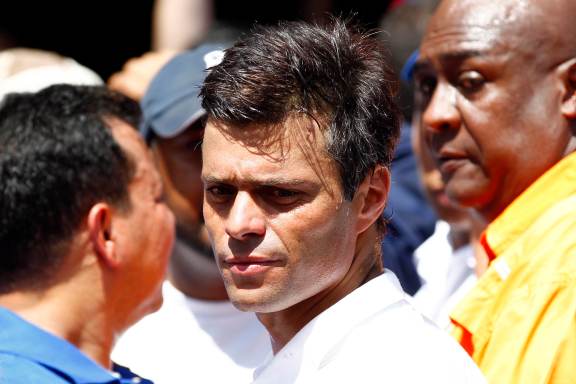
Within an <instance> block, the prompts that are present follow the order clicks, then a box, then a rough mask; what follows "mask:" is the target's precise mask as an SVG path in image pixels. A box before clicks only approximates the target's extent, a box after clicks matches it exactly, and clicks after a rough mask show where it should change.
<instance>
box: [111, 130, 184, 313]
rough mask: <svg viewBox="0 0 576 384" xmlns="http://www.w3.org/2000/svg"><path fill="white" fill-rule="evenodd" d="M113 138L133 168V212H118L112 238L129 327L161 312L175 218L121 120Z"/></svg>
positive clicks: (147, 159)
mask: <svg viewBox="0 0 576 384" xmlns="http://www.w3.org/2000/svg"><path fill="white" fill-rule="evenodd" d="M111 125H112V128H113V129H112V133H113V135H114V137H115V139H116V140H117V142H118V143H119V144H120V146H121V147H122V148H123V150H124V151H125V152H126V153H128V154H129V156H130V157H131V159H132V161H133V162H134V164H135V172H134V177H133V179H132V181H131V183H130V185H129V186H128V192H129V196H130V202H131V209H129V210H127V211H126V212H122V211H119V212H117V213H116V219H115V221H114V223H115V224H114V228H112V234H116V235H115V238H114V240H115V243H116V249H115V251H116V252H118V253H119V255H120V258H121V260H122V265H121V267H122V269H121V271H120V272H121V273H122V276H121V278H122V281H123V284H124V286H125V287H126V292H128V293H127V294H126V295H125V297H126V304H125V305H126V306H127V307H129V308H133V311H132V313H131V316H130V318H131V320H130V322H134V321H137V320H138V319H139V318H141V317H142V316H144V315H146V314H147V313H149V312H152V311H154V310H156V309H158V308H159V307H160V304H161V303H162V292H161V287H162V282H163V281H164V276H165V274H166V268H167V264H168V259H169V257H170V253H171V250H172V245H173V242H174V215H173V214H172V212H171V211H170V210H169V209H168V207H167V205H166V204H165V203H164V199H163V191H162V182H161V180H160V176H159V175H158V172H157V171H156V169H155V168H154V165H153V163H152V158H151V156H150V153H149V151H148V149H147V148H146V146H145V144H144V142H143V141H142V139H140V137H139V136H138V133H137V131H136V130H135V129H134V128H132V127H130V126H129V125H127V124H126V123H124V122H121V121H119V120H113V121H112V122H111Z"/></svg>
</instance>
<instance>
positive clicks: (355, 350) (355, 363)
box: [320, 303, 485, 383]
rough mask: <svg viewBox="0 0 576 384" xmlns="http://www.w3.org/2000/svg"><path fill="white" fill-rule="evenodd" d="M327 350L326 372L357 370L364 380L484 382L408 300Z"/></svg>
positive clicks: (463, 355) (458, 349)
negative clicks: (329, 357)
mask: <svg viewBox="0 0 576 384" xmlns="http://www.w3.org/2000/svg"><path fill="white" fill-rule="evenodd" d="M330 355H331V356H332V358H331V360H332V361H325V362H324V364H325V367H326V368H327V369H326V370H325V374H327V375H332V374H335V375H342V374H343V375H346V372H355V377H357V378H361V380H360V381H362V382H378V381H379V380H377V379H381V381H382V380H386V381H390V382H429V381H434V382H444V383H484V382H485V381H484V379H483V377H482V374H481V373H480V371H479V369H478V368H477V367H476V365H475V364H474V363H473V362H472V360H471V359H470V357H469V356H468V355H467V354H466V353H465V352H464V350H463V349H462V348H461V347H460V346H459V345H458V344H457V343H456V342H455V341H454V340H453V339H452V338H451V337H450V336H449V335H448V334H446V333H445V332H444V331H442V330H440V329H438V328H437V327H436V326H435V325H433V324H432V323H431V322H430V321H428V320H427V319H425V318H424V317H423V316H422V315H420V314H419V313H418V312H417V311H416V310H415V309H413V308H412V306H410V305H409V304H407V303H402V304H401V305H398V306H397V307H396V308H394V309H392V310H388V311H385V312H381V313H379V314H377V315H376V316H373V317H372V318H370V319H368V320H367V321H365V322H363V323H362V324H359V325H358V326H357V327H356V328H355V329H354V330H353V331H352V332H350V334H349V335H348V336H347V337H346V339H345V340H344V341H343V342H342V343H341V344H340V345H339V346H338V351H337V352H334V351H332V353H331V354H328V356H330ZM334 363H335V364H334ZM320 373H321V374H322V370H321V371H320Z"/></svg>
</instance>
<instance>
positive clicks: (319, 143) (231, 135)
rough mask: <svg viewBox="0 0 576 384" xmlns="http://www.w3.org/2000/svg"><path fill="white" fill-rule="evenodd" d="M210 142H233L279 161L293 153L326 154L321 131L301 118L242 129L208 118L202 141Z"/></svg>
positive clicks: (312, 121)
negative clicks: (276, 158)
mask: <svg viewBox="0 0 576 384" xmlns="http://www.w3.org/2000/svg"><path fill="white" fill-rule="evenodd" d="M207 136H208V137H207ZM218 136H220V137H219V138H218ZM212 139H215V140H230V141H235V142H238V143H241V144H242V145H243V146H245V147H246V148H251V149H252V150H254V151H256V152H259V153H262V154H270V155H271V156H272V155H273V156H275V157H279V158H281V157H283V156H286V155H288V154H289V153H293V151H294V150H299V151H301V152H308V153H309V154H310V155H314V156H317V155H323V154H325V153H326V138H325V132H324V130H323V129H321V128H320V125H319V123H318V122H317V121H316V120H314V119H312V118H310V117H308V116H304V115H291V116H289V117H288V118H287V119H285V120H284V121H282V122H280V123H276V124H256V123H254V124H248V125H242V126H237V125H233V124H227V123H224V122H220V121H216V120H213V119H209V120H208V122H207V124H206V131H205V136H204V141H205V142H206V140H212Z"/></svg>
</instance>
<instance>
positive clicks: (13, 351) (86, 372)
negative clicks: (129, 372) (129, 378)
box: [0, 307, 145, 384]
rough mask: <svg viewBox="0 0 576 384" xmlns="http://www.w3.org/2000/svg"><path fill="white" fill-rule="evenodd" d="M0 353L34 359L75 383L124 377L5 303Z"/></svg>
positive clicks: (0, 313) (98, 383)
mask: <svg viewBox="0 0 576 384" xmlns="http://www.w3.org/2000/svg"><path fill="white" fill-rule="evenodd" d="M0 353H5V354H10V355H13V356H17V357H19V358H23V359H27V360H30V361H33V362H35V363H37V364H39V365H42V366H44V367H47V368H49V369H50V370H53V371H56V372H58V373H59V374H61V375H62V376H63V377H66V378H69V379H71V380H73V382H74V383H76V384H88V383H90V384H113V383H122V382H123V381H124V380H120V379H119V378H117V377H114V375H113V374H112V373H111V372H108V371H107V370H106V369H104V368H103V367H101V366H100V365H98V364H97V363H96V362H95V361H93V360H91V359H90V358H88V356H86V355H84V354H83V353H82V352H81V351H80V350H79V349H78V348H77V347H75V346H74V345H72V344H71V343H69V342H67V341H66V340H64V339H61V338H59V337H56V336H54V335H52V334H50V333H48V332H45V331H43V330H42V329H40V328H38V327H37V326H35V325H33V324H31V323H29V322H27V321H26V320H24V319H22V318H21V317H19V316H18V315H16V314H15V313H13V312H11V311H9V310H7V309H5V308H2V307H0ZM142 382H145V381H144V380H143V381H142Z"/></svg>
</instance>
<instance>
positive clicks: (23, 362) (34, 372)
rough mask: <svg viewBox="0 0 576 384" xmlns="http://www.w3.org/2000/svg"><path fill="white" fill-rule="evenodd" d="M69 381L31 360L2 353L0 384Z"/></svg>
mask: <svg viewBox="0 0 576 384" xmlns="http://www.w3.org/2000/svg"><path fill="white" fill-rule="evenodd" d="M70 382H71V381H69V380H67V379H66V378H63V377H61V376H59V375H58V374H56V373H54V372H53V371H51V370H49V369H47V368H46V367H44V366H42V365H40V364H37V363H35V362H33V361H31V360H28V359H24V358H21V357H19V356H15V355H10V354H4V353H0V383H10V384H30V383H42V384H65V383H70Z"/></svg>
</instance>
